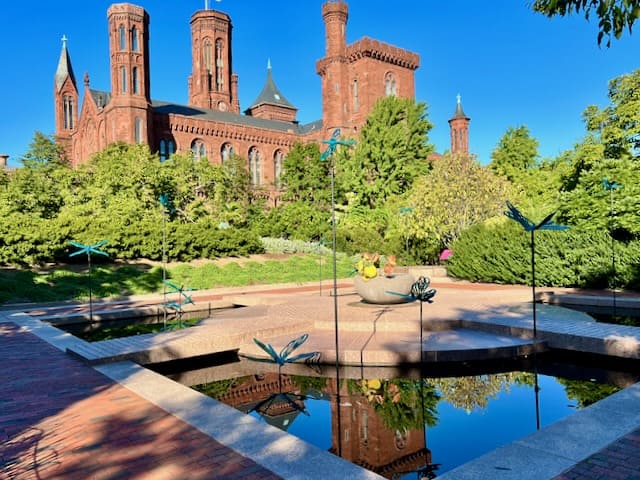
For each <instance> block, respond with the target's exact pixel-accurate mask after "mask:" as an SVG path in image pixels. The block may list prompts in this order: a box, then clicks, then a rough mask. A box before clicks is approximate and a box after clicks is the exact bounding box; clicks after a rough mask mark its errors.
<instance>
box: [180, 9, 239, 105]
mask: <svg viewBox="0 0 640 480" xmlns="http://www.w3.org/2000/svg"><path fill="white" fill-rule="evenodd" d="M231 30H232V25H231V19H230V18H229V16H228V15H227V14H226V13H222V12H218V11H215V10H208V9H205V10H200V11H198V12H196V13H194V14H193V16H192V17H191V56H192V60H191V61H192V71H191V75H190V76H189V104H190V105H194V106H197V107H201V108H208V109H214V110H222V111H230V112H235V113H239V112H240V102H239V100H238V78H237V76H236V75H234V74H233V73H232V64H231Z"/></svg>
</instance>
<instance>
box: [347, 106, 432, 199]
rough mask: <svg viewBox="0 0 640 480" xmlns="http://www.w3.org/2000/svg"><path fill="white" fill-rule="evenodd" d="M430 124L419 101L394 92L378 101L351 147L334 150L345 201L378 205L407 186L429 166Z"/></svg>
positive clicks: (407, 187) (424, 172)
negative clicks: (394, 94) (350, 148)
mask: <svg viewBox="0 0 640 480" xmlns="http://www.w3.org/2000/svg"><path fill="white" fill-rule="evenodd" d="M431 128H432V124H431V122H429V120H428V119H427V107H426V105H425V104H424V103H422V102H418V103H416V102H415V101H414V100H411V99H408V98H398V97H395V96H389V97H385V98H382V99H380V100H378V101H377V102H376V104H375V105H374V107H373V109H372V111H371V113H370V114H369V117H368V118H367V121H366V123H365V125H364V127H363V128H362V130H361V132H360V136H359V138H358V140H357V142H358V143H357V144H356V146H355V149H354V150H353V151H352V152H348V153H347V151H346V150H344V149H343V150H341V154H340V155H339V161H338V165H337V169H338V172H340V179H341V181H340V183H341V187H342V190H343V192H344V194H345V195H347V198H349V201H350V203H351V204H352V205H353V206H366V207H369V208H377V207H380V206H382V205H384V203H385V201H386V199H387V198H388V197H390V196H392V195H400V194H402V193H404V192H406V191H408V190H409V189H410V188H411V186H412V185H413V183H414V181H415V180H416V179H417V178H419V177H420V176H422V175H424V174H426V173H427V172H428V170H429V163H428V156H429V154H430V153H431V152H432V151H433V147H432V145H430V144H429V143H428V137H427V134H428V132H429V130H431ZM342 157H345V158H344V159H343V158H342Z"/></svg>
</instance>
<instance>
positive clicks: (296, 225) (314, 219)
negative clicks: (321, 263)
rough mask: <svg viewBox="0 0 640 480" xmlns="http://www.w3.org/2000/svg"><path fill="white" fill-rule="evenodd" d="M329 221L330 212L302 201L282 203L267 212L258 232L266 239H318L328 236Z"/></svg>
mask: <svg viewBox="0 0 640 480" xmlns="http://www.w3.org/2000/svg"><path fill="white" fill-rule="evenodd" d="M329 219H330V212H327V211H323V210H322V209H320V208H318V207H317V206H315V205H313V204H310V203H305V202H303V201H297V202H292V203H284V204H281V205H278V206H277V207H275V208H273V209H271V210H270V211H269V213H268V214H267V215H266V216H265V218H264V219H263V224H262V225H261V227H260V230H261V233H262V235H264V236H267V237H280V238H290V239H293V240H311V239H318V238H322V237H323V236H327V235H328V234H329V230H330V226H331V223H330V220H329Z"/></svg>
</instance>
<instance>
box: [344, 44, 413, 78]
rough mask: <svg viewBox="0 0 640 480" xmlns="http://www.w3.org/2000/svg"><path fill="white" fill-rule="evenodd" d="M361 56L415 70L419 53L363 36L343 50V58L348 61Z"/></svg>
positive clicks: (350, 61) (353, 60)
mask: <svg viewBox="0 0 640 480" xmlns="http://www.w3.org/2000/svg"><path fill="white" fill-rule="evenodd" d="M363 57H369V58H374V59H376V60H380V61H382V62H385V63H388V64H391V65H397V66H399V67H402V68H408V69H410V70H416V69H417V68H418V67H419V66H420V55H418V54H417V53H413V52H410V51H409V50H405V49H404V48H399V47H394V46H393V45H389V44H388V43H384V42H380V41H378V40H374V39H372V38H369V37H364V38H362V39H360V40H358V41H357V42H355V43H352V44H351V45H349V46H347V49H346V52H345V58H346V60H347V62H348V63H352V62H355V61H356V60H359V59H361V58H363Z"/></svg>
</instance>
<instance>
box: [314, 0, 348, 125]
mask: <svg viewBox="0 0 640 480" xmlns="http://www.w3.org/2000/svg"><path fill="white" fill-rule="evenodd" d="M348 17H349V11H348V8H347V4H346V3H344V2H342V1H337V2H327V3H324V4H323V5H322V18H323V20H324V26H325V45H326V56H325V58H323V59H322V60H320V61H318V64H317V66H316V68H317V71H318V74H319V75H320V77H321V78H322V126H323V128H324V129H325V131H332V130H333V129H335V128H341V129H344V130H343V131H345V132H346V131H348V127H349V126H350V125H348V123H349V122H348V115H347V99H348V94H349V92H348V91H347V89H348V84H349V83H348V80H347V73H348V72H347V59H346V48H347V46H346V34H347V32H346V30H347V19H348Z"/></svg>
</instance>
